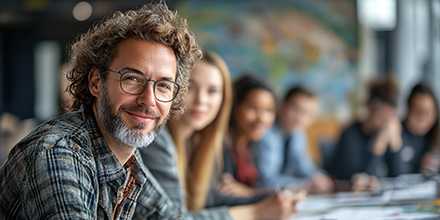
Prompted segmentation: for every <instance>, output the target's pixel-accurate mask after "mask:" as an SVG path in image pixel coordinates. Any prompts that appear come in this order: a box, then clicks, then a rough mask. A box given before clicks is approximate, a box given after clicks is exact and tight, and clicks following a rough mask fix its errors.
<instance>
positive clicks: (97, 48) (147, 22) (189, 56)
mask: <svg viewBox="0 0 440 220" xmlns="http://www.w3.org/2000/svg"><path fill="white" fill-rule="evenodd" d="M130 38H138V39H141V40H145V41H149V42H152V43H159V44H163V45H165V46H169V47H171V48H172V50H173V52H174V54H175V56H176V60H177V73H176V81H177V82H178V83H179V84H181V85H182V86H183V90H181V91H182V92H180V93H179V95H178V96H177V97H176V99H175V100H174V101H173V105H172V107H171V110H172V111H174V112H181V111H183V103H182V97H183V94H184V93H185V92H186V90H187V85H188V81H189V73H190V70H191V69H192V68H193V67H194V65H195V63H196V62H197V61H198V60H199V59H200V57H201V56H202V52H201V51H200V48H199V46H198V45H197V44H196V41H195V39H194V36H193V34H192V33H191V32H190V31H189V29H188V25H187V23H186V20H185V19H182V18H181V17H180V16H178V15H177V13H176V12H172V11H170V10H169V9H168V7H167V6H166V5H165V3H162V2H161V3H158V4H152V3H149V4H145V5H144V6H142V7H141V8H139V9H137V10H130V11H127V12H125V13H122V12H119V11H116V12H114V13H112V14H111V15H109V16H107V17H105V18H104V19H103V20H102V21H100V22H98V23H97V24H95V25H94V26H92V27H91V28H90V29H89V31H87V33H85V34H82V35H80V36H79V37H78V40H77V41H76V42H75V43H74V44H73V45H72V46H71V52H70V63H71V67H70V69H69V70H68V72H67V78H68V80H69V81H70V82H69V86H68V88H67V90H68V91H69V92H70V93H71V94H72V96H73V104H72V106H69V107H68V109H69V110H71V111H74V110H78V109H80V108H81V106H84V107H89V106H91V105H92V104H93V100H94V96H93V95H92V94H91V93H90V91H89V87H88V86H89V85H88V84H89V82H88V74H89V72H90V70H91V69H92V68H96V69H97V70H98V71H99V73H100V75H101V78H102V79H103V80H105V79H106V76H107V68H108V67H109V65H110V63H111V62H112V61H113V59H114V58H115V55H116V51H117V48H118V45H119V43H120V42H121V41H123V40H126V39H130Z"/></svg>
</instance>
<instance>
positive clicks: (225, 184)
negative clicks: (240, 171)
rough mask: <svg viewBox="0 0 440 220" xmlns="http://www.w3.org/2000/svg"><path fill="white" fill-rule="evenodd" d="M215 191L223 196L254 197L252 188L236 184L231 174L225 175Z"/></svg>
mask: <svg viewBox="0 0 440 220" xmlns="http://www.w3.org/2000/svg"><path fill="white" fill-rule="evenodd" d="M215 188H216V190H217V191H218V192H219V193H220V194H223V195H225V196H233V197H251V196H254V195H255V190H254V188H252V187H250V186H247V185H245V184H243V183H241V182H238V181H237V180H236V179H235V178H234V177H233V176H232V175H231V174H229V173H225V174H223V176H222V178H221V182H220V183H218V184H217V185H216V187H215Z"/></svg>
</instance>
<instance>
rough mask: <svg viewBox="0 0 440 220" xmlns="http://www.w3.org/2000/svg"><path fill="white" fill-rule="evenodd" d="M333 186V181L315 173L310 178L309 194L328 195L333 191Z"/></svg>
mask: <svg viewBox="0 0 440 220" xmlns="http://www.w3.org/2000/svg"><path fill="white" fill-rule="evenodd" d="M334 187H335V184H334V183H333V180H332V179H331V178H330V177H328V176H327V175H325V174H323V173H320V172H318V173H316V174H315V175H313V177H312V185H311V186H310V189H309V192H310V193H311V194H314V193H330V192H332V191H333V190H334Z"/></svg>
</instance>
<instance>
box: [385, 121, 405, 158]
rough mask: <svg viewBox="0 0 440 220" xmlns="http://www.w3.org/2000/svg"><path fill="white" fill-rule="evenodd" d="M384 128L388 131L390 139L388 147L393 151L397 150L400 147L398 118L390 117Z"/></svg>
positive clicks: (400, 138)
mask: <svg viewBox="0 0 440 220" xmlns="http://www.w3.org/2000/svg"><path fill="white" fill-rule="evenodd" d="M386 129H387V131H388V135H389V139H390V143H389V144H390V149H391V150H392V151H393V152H397V151H399V150H400V148H402V124H401V123H400V120H399V118H398V117H397V116H396V117H392V118H391V119H390V120H389V122H388V124H387V126H386Z"/></svg>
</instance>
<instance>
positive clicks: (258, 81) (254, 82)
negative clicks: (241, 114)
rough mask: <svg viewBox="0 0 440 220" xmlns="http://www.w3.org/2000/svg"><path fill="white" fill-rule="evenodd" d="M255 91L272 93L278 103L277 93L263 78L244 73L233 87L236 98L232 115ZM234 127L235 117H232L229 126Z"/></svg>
mask: <svg viewBox="0 0 440 220" xmlns="http://www.w3.org/2000/svg"><path fill="white" fill-rule="evenodd" d="M254 89H263V90H266V91H268V92H270V93H271V94H272V96H273V97H274V99H275V101H276V96H275V93H274V92H273V90H272V88H271V87H270V86H269V85H268V84H267V83H266V81H264V80H263V79H262V78H260V77H259V76H257V75H256V74H254V73H244V74H243V76H242V77H241V78H239V79H238V80H237V81H235V83H234V85H233V90H234V93H233V95H234V97H233V103H232V113H234V111H235V110H236V109H237V108H238V106H239V105H240V104H241V102H243V100H244V99H245V98H246V96H247V95H248V94H249V92H250V91H252V90H254ZM233 125H234V117H232V116H231V117H230V123H229V126H233Z"/></svg>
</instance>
